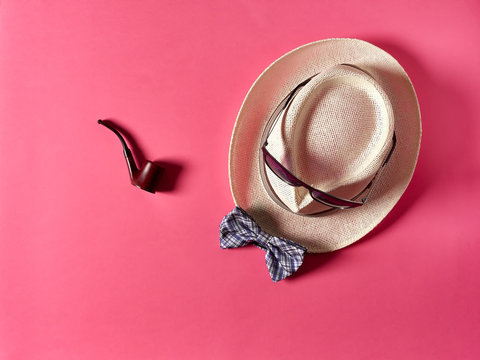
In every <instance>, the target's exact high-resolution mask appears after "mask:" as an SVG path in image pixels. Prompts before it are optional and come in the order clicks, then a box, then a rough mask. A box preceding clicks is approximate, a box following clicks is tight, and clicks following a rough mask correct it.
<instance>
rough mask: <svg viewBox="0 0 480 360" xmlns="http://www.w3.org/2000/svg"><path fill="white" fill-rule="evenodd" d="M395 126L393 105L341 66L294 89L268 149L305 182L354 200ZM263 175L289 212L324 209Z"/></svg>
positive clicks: (366, 78)
mask: <svg viewBox="0 0 480 360" xmlns="http://www.w3.org/2000/svg"><path fill="white" fill-rule="evenodd" d="M393 129H394V119H393V112H392V107H391V104H390V101H389V99H388V96H387V95H386V93H385V91H384V90H383V89H382V88H381V86H380V85H379V84H378V83H377V81H376V80H375V79H374V78H373V77H372V76H370V75H369V74H368V73H367V72H365V71H363V70H362V69H359V68H357V67H356V66H351V65H348V64H340V65H335V66H332V67H330V68H328V69H326V70H325V71H323V72H321V73H319V74H317V75H315V76H314V77H313V78H312V79H311V80H310V81H309V82H308V83H307V84H306V85H305V86H304V87H303V88H302V89H301V90H300V91H299V92H298V94H297V95H296V96H295V98H294V99H293V100H292V102H291V103H290V104H289V106H288V107H287V108H286V109H285V112H284V113H282V114H281V118H280V119H279V121H278V122H277V123H276V124H275V126H274V128H273V129H272V131H271V133H270V135H269V138H268V145H267V148H268V150H269V152H270V153H271V154H272V155H273V156H274V157H275V158H276V159H277V160H279V161H280V162H281V163H282V164H283V165H284V166H285V167H286V168H287V169H289V170H290V171H291V172H292V173H293V174H295V176H297V177H298V178H299V179H301V180H302V181H304V182H305V183H307V184H309V185H311V186H312V187H314V188H317V189H320V190H323V191H326V192H329V193H331V194H332V195H335V196H338V197H341V198H353V197H354V196H355V195H357V194H358V193H359V192H360V191H361V190H362V189H363V188H364V187H365V185H366V184H367V183H368V182H369V181H370V180H371V179H372V177H373V176H374V175H375V173H376V172H377V170H378V168H379V167H380V166H381V164H382V162H383V160H384V159H385V157H386V155H387V153H388V151H389V149H390V148H391V141H392V135H393ZM266 176H267V178H268V182H269V184H270V186H271V189H272V190H273V191H274V193H275V195H276V196H277V197H278V198H279V199H280V200H281V201H282V202H283V204H285V205H286V206H287V207H288V208H289V209H290V210H291V211H292V212H295V213H299V214H310V213H316V212H319V211H323V210H326V209H328V208H326V207H325V206H324V205H322V204H320V203H318V202H316V201H314V200H313V199H312V197H311V196H310V194H309V193H308V190H307V189H305V188H303V187H293V186H290V185H288V184H286V183H285V182H284V181H282V180H281V179H279V178H278V177H277V176H276V175H275V174H274V173H273V172H271V170H270V169H268V168H267V169H266Z"/></svg>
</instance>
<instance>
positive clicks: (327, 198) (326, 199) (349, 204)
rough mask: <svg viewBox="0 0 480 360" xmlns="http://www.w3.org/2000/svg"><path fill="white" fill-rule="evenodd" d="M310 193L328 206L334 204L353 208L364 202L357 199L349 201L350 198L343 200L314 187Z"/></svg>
mask: <svg viewBox="0 0 480 360" xmlns="http://www.w3.org/2000/svg"><path fill="white" fill-rule="evenodd" d="M310 195H311V196H312V198H314V199H315V200H317V201H319V202H321V203H322V204H325V205H328V206H334V207H340V208H353V207H357V206H360V205H362V203H359V202H356V201H348V200H343V199H339V198H336V197H333V196H330V195H328V194H325V193H324V192H321V191H318V190H315V189H312V190H310Z"/></svg>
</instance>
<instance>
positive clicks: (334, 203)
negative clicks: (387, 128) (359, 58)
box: [261, 64, 397, 215]
mask: <svg viewBox="0 0 480 360" xmlns="http://www.w3.org/2000/svg"><path fill="white" fill-rule="evenodd" d="M345 65H347V64H345ZM368 75H370V74H368ZM314 76H315V75H314ZM312 78H313V76H312V77H310V78H308V79H307V80H305V81H303V82H302V83H300V84H299V85H297V87H296V88H295V89H294V90H293V91H292V92H290V93H289V94H288V95H287V96H286V97H285V99H284V100H283V101H282V102H281V103H280V104H279V105H278V106H277V108H276V109H275V111H274V112H273V114H272V116H271V117H270V119H269V121H268V122H267V126H266V127H265V131H264V138H265V141H264V142H263V145H262V147H261V151H262V154H263V163H264V164H266V165H267V166H268V168H269V169H270V170H271V171H272V172H273V173H274V174H275V175H276V176H277V177H278V178H279V179H280V180H282V181H283V182H285V183H287V184H288V185H290V186H294V187H303V188H305V189H307V190H308V192H309V193H310V196H311V197H312V199H313V200H315V201H317V202H319V203H321V204H323V205H326V206H329V207H330V208H331V209H329V210H325V211H321V212H319V213H316V214H310V215H317V214H320V213H324V212H327V211H331V210H334V209H340V210H344V209H350V208H355V207H358V206H361V205H363V204H365V203H366V201H367V199H368V197H369V195H370V193H371V191H372V189H373V188H374V186H375V184H376V183H377V181H378V179H379V178H380V175H381V173H382V171H383V169H384V168H385V165H386V164H387V163H388V161H389V160H390V157H391V155H392V153H393V151H394V149H395V145H396V143H397V139H396V136H395V131H394V132H393V138H392V146H391V149H390V151H389V152H388V154H387V156H386V157H385V160H384V161H383V163H382V165H381V166H380V168H379V169H378V170H377V172H376V173H375V175H374V176H373V178H372V180H371V181H370V182H369V183H368V184H367V185H366V186H365V187H364V188H363V190H362V191H360V192H359V193H358V194H357V195H356V196H354V197H353V198H352V199H343V198H340V197H337V196H334V195H332V194H329V193H327V192H325V191H322V190H319V189H315V188H314V187H312V186H310V185H308V184H306V183H305V182H303V181H302V180H300V179H299V178H298V177H296V176H295V175H294V174H293V173H292V172H291V171H290V170H288V169H287V168H286V167H285V166H283V165H282V164H281V163H280V162H279V161H278V160H277V159H275V157H274V156H273V155H272V154H271V153H270V152H269V151H268V150H267V148H266V147H267V145H268V137H269V136H270V134H271V132H272V130H273V128H274V126H275V124H276V123H277V121H278V119H280V118H281V117H282V115H283V114H284V113H285V111H286V109H287V108H288V107H289V105H290V104H291V103H292V101H293V99H294V98H295V96H296V95H297V94H298V93H299V91H300V90H301V89H302V88H303V87H304V86H305V85H306V84H307V83H308V82H309V81H310V80H311V79H312ZM362 195H364V196H363V197H362ZM360 198H361V199H360ZM359 199H360V200H359Z"/></svg>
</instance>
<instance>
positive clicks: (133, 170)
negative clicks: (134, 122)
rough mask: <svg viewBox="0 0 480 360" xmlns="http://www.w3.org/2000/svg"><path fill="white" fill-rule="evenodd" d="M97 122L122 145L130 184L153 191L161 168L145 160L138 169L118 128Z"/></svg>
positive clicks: (103, 122) (100, 121)
mask: <svg viewBox="0 0 480 360" xmlns="http://www.w3.org/2000/svg"><path fill="white" fill-rule="evenodd" d="M98 123H99V124H100V125H103V126H105V127H106V128H108V129H110V130H111V131H113V132H114V133H115V135H117V136H118V138H119V139H120V141H121V143H122V147H123V155H124V156H125V159H126V160H127V167H128V173H129V175H130V181H131V182H132V184H133V185H135V186H136V187H138V188H140V189H142V190H145V191H148V192H151V193H154V192H155V184H156V182H157V178H158V176H159V175H160V173H161V170H163V168H161V167H160V166H158V165H157V164H155V163H154V162H152V161H148V160H147V161H145V163H144V164H143V165H142V167H141V168H140V169H138V168H137V164H136V163H135V159H134V158H133V155H132V152H131V151H130V149H129V148H128V146H127V143H126V142H125V139H124V138H123V137H122V135H121V134H120V133H119V132H118V130H117V129H115V128H114V127H112V126H111V125H110V124H107V123H105V121H102V120H98Z"/></svg>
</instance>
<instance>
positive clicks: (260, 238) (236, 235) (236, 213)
mask: <svg viewBox="0 0 480 360" xmlns="http://www.w3.org/2000/svg"><path fill="white" fill-rule="evenodd" d="M251 243H253V244H254V245H256V246H258V247H259V248H261V249H262V250H264V251H265V253H266V254H265V261H266V263H267V267H268V271H269V273H270V276H271V278H272V280H273V281H274V282H277V281H279V280H283V279H285V278H286V277H287V276H290V275H292V274H293V273H294V272H295V271H297V270H298V268H299V267H300V265H302V262H303V257H304V256H305V252H306V251H307V249H306V248H305V247H303V246H302V245H300V244H297V243H295V242H293V241H291V240H287V239H283V238H279V237H276V236H273V235H271V234H268V233H266V232H264V231H263V230H262V229H261V228H260V226H258V224H257V223H256V222H255V220H253V218H252V217H250V215H248V214H247V213H246V212H245V211H244V210H242V209H241V208H239V207H238V206H237V207H235V209H233V210H232V211H231V212H230V213H228V214H227V215H226V216H225V217H224V218H223V220H222V223H221V224H220V247H221V248H222V249H231V248H237V247H242V246H245V245H248V244H251Z"/></svg>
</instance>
